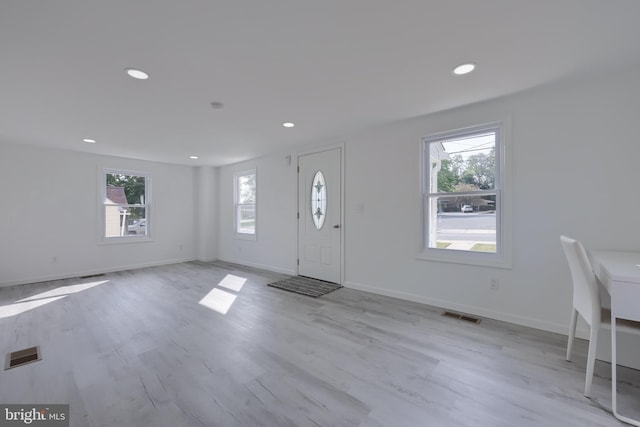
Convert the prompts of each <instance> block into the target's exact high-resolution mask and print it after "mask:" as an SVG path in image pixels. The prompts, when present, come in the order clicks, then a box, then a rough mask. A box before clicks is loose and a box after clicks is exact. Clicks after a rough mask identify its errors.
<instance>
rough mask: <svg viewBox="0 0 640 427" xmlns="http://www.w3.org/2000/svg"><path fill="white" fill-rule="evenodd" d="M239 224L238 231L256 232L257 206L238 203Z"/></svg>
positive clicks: (237, 219)
mask: <svg viewBox="0 0 640 427" xmlns="http://www.w3.org/2000/svg"><path fill="white" fill-rule="evenodd" d="M237 208H238V211H237V218H236V221H237V224H238V230H237V231H238V233H246V234H255V232H256V206H255V205H238V207H237Z"/></svg>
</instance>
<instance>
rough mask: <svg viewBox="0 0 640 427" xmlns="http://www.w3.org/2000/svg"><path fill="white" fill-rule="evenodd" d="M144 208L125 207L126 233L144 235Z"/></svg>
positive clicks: (145, 222)
mask: <svg viewBox="0 0 640 427" xmlns="http://www.w3.org/2000/svg"><path fill="white" fill-rule="evenodd" d="M145 211H146V209H145V208H143V207H139V208H138V207H136V208H129V209H127V213H128V215H127V231H128V235H136V236H146V235H147V234H149V233H148V231H147V218H146V216H145Z"/></svg>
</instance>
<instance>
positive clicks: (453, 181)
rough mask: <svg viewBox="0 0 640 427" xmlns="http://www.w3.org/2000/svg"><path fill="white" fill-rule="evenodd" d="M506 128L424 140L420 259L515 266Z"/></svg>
mask: <svg viewBox="0 0 640 427" xmlns="http://www.w3.org/2000/svg"><path fill="white" fill-rule="evenodd" d="M504 153H505V150H504V126H503V125H502V124H501V123H497V124H496V123H494V124H490V125H486V126H478V127H474V128H468V129H464V130H460V131H452V132H446V133H442V134H437V135H432V136H428V137H426V138H424V139H423V156H424V158H423V185H422V187H423V202H424V203H423V207H424V208H423V217H424V247H423V251H422V253H421V254H420V255H419V257H420V258H426V259H431V260H442V261H449V262H459V263H469V264H479V265H495V266H499V267H508V266H510V257H509V256H508V255H509V254H508V253H507V248H506V242H507V239H506V234H507V230H506V227H505V221H504V197H505V194H504V191H503V189H504V177H505V174H504V169H505V168H504V157H505V156H504Z"/></svg>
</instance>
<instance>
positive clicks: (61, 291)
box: [0, 280, 108, 319]
mask: <svg viewBox="0 0 640 427" xmlns="http://www.w3.org/2000/svg"><path fill="white" fill-rule="evenodd" d="M107 282H108V280H101V281H99V282H89V283H80V284H77V285H69V286H60V287H58V288H55V289H51V290H50V291H46V292H41V293H39V294H35V295H32V296H30V297H26V298H22V299H20V300H18V301H16V302H14V303H13V304H9V305H3V306H0V319H3V318H6V317H11V316H17V315H18V314H22V313H25V312H27V311H29V310H33V309H34V308H38V307H42V306H43V305H46V304H49V303H51V302H54V301H58V300H59V299H62V298H66V297H68V296H69V295H71V294H75V293H78V292H82V291H84V290H86V289H91V288H93V287H95V286H98V285H102V284H103V283H107Z"/></svg>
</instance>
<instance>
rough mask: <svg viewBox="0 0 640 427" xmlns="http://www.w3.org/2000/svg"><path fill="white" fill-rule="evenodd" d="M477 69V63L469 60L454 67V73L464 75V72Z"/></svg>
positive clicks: (467, 72)
mask: <svg viewBox="0 0 640 427" xmlns="http://www.w3.org/2000/svg"><path fill="white" fill-rule="evenodd" d="M475 69H476V64H474V63H473V62H468V63H466V64H460V65H458V66H457V67H456V68H454V69H453V74H454V75H455V76H462V75H464V74H469V73H470V72H472V71H473V70H475Z"/></svg>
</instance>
